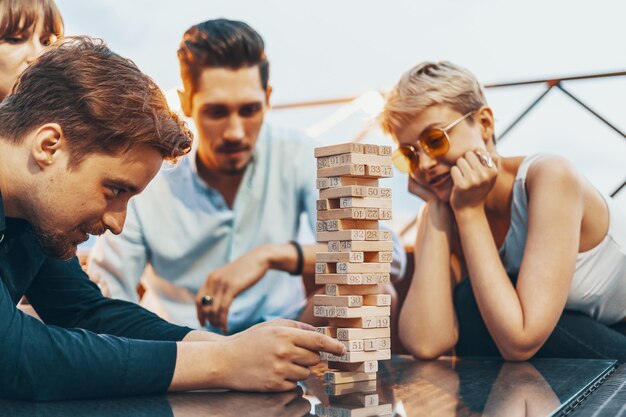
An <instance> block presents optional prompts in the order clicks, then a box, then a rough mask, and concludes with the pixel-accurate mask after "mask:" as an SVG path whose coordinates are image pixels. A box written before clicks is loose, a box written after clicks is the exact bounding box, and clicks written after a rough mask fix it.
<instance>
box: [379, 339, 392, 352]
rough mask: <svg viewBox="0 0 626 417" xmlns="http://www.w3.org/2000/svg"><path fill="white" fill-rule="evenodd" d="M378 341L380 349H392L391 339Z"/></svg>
mask: <svg viewBox="0 0 626 417" xmlns="http://www.w3.org/2000/svg"><path fill="white" fill-rule="evenodd" d="M377 340H378V349H391V338H390V337H384V338H380V339H377Z"/></svg>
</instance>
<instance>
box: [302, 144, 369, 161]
mask: <svg viewBox="0 0 626 417" xmlns="http://www.w3.org/2000/svg"><path fill="white" fill-rule="evenodd" d="M351 152H353V153H363V152H364V147H363V144H362V143H355V142H351V143H341V144H339V145H329V146H320V147H318V148H315V150H314V153H315V157H316V158H320V157H324V156H330V155H341V154H342V153H351Z"/></svg>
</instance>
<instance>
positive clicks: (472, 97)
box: [379, 61, 487, 137]
mask: <svg viewBox="0 0 626 417" xmlns="http://www.w3.org/2000/svg"><path fill="white" fill-rule="evenodd" d="M436 104H443V105H446V106H449V107H451V108H452V109H454V110H455V111H458V112H459V113H461V114H465V113H468V112H470V111H472V110H478V109H479V108H480V107H482V106H485V105H487V100H486V98H485V92H484V90H483V87H482V86H481V84H480V83H479V82H478V80H477V79H476V77H475V76H474V74H472V73H471V72H469V71H468V70H467V69H465V68H463V67H460V66H458V65H455V64H453V63H451V62H448V61H441V62H422V63H421V64H418V65H416V66H415V67H413V68H411V69H410V70H409V71H407V72H405V73H404V74H403V75H402V77H401V78H400V81H398V83H397V84H396V86H395V87H394V88H393V90H391V92H390V93H389V94H388V95H387V97H386V102H385V108H384V110H383V112H382V113H381V115H380V118H379V120H380V124H381V126H382V128H383V130H384V131H385V132H386V133H388V134H390V135H392V136H394V137H395V133H397V132H398V131H399V130H401V129H402V128H403V127H404V126H406V125H407V124H408V123H410V122H411V119H413V118H414V117H415V116H417V115H418V114H419V113H420V112H422V111H424V109H426V108H427V107H430V106H433V105H436Z"/></svg>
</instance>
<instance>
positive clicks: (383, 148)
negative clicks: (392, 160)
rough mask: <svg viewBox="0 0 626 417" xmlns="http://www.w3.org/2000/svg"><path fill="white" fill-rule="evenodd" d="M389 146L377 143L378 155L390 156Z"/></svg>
mask: <svg viewBox="0 0 626 417" xmlns="http://www.w3.org/2000/svg"><path fill="white" fill-rule="evenodd" d="M392 152H393V151H392V149H391V146H387V145H379V146H378V155H384V156H391V154H392Z"/></svg>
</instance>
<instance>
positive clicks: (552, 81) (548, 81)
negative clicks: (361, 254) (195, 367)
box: [272, 71, 626, 236]
mask: <svg viewBox="0 0 626 417" xmlns="http://www.w3.org/2000/svg"><path fill="white" fill-rule="evenodd" d="M623 76H626V71H619V72H609V73H601V74H588V75H577V76H569V77H556V78H545V79H535V80H524V81H514V82H507V83H497V84H486V85H485V86H484V87H485V88H486V89H492V88H507V87H519V86H528V85H537V84H544V85H545V86H546V89H545V90H544V91H543V92H542V93H541V94H540V95H539V96H538V97H537V98H536V99H535V100H533V101H532V102H531V103H530V104H529V105H528V106H527V107H526V108H525V109H524V110H523V111H522V112H521V113H520V114H519V115H518V116H517V117H516V118H515V119H514V120H513V121H512V122H511V123H510V124H509V125H508V126H507V127H506V128H505V129H504V131H503V132H502V133H501V134H500V135H499V136H498V138H497V142H498V143H499V142H501V141H502V140H503V139H504V138H505V137H506V136H507V135H508V134H509V133H510V132H511V131H512V130H513V129H514V128H515V126H516V125H517V124H518V123H519V122H520V121H521V120H522V119H523V118H524V117H526V116H527V115H528V113H530V111H531V110H532V109H533V108H534V107H535V106H536V105H537V104H539V103H540V102H541V101H542V100H543V99H544V98H545V97H546V96H547V95H548V93H550V92H551V91H552V90H553V89H555V88H556V89H557V90H559V91H560V92H562V93H563V94H565V96H566V97H568V98H569V99H571V100H573V101H574V102H576V103H577V104H578V105H580V106H581V107H582V108H583V109H585V110H586V111H587V112H589V113H591V114H592V115H593V116H595V117H596V118H597V119H598V120H600V121H601V122H602V123H604V124H605V125H607V126H608V127H609V128H611V129H612V130H613V131H615V132H616V133H617V134H619V135H620V136H621V137H622V138H623V139H626V134H625V133H624V132H623V131H622V130H620V129H619V128H618V127H617V126H615V125H614V124H613V123H611V122H609V121H608V120H607V119H606V118H605V117H603V116H602V115H600V113H598V112H597V111H595V110H594V109H593V108H591V107H590V106H589V105H587V104H586V103H584V102H583V101H582V100H581V99H580V98H578V97H576V96H575V95H574V94H572V93H571V92H570V91H569V90H567V89H565V87H563V83H564V82H571V81H580V80H590V79H598V78H611V77H623ZM356 98H357V97H343V98H336V99H329V100H317V101H305V102H297V103H286V104H277V105H274V106H272V107H273V109H275V110H286V109H296V108H305V107H316V106H327V105H337V104H346V103H350V102H352V101H354V100H355V99H356ZM370 128H371V126H368V127H366V129H365V131H368V130H369V129H370ZM363 137H364V134H363V131H362V132H359V134H358V135H357V136H356V138H355V139H354V140H355V141H360V140H362V139H363ZM625 188H626V178H625V179H624V181H623V182H622V184H621V185H619V186H618V187H617V188H616V189H615V190H613V191H612V192H611V193H610V196H611V197H615V196H617V194H619V193H620V192H621V191H622V190H624V189H625ZM415 220H416V218H414V219H412V220H411V221H410V222H409V223H407V225H406V226H405V227H403V228H402V230H401V231H400V235H401V236H404V235H405V234H406V233H407V232H408V231H409V230H411V228H412V227H413V225H414V224H415Z"/></svg>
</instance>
